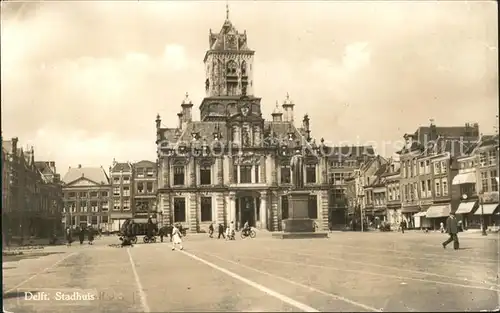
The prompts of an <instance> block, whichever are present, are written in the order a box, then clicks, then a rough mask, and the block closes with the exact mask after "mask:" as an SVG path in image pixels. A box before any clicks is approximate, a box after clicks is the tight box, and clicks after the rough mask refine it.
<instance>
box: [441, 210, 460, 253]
mask: <svg viewBox="0 0 500 313" xmlns="http://www.w3.org/2000/svg"><path fill="white" fill-rule="evenodd" d="M446 233H447V234H448V235H449V236H450V237H449V238H448V239H447V240H446V241H445V242H443V249H446V246H447V245H448V244H449V243H450V242H452V241H453V249H455V250H458V249H459V247H460V244H459V242H458V221H457V219H456V217H455V213H450V216H449V217H448V218H447V219H446Z"/></svg>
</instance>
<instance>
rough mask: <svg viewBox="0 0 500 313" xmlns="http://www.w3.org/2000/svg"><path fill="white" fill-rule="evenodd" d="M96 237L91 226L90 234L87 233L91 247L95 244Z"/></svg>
mask: <svg viewBox="0 0 500 313" xmlns="http://www.w3.org/2000/svg"><path fill="white" fill-rule="evenodd" d="M94 236H95V231H94V229H93V228H92V225H89V228H88V232H87V238H88V240H89V245H93V244H94Z"/></svg>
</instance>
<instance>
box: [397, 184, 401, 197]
mask: <svg viewBox="0 0 500 313" xmlns="http://www.w3.org/2000/svg"><path fill="white" fill-rule="evenodd" d="M400 198H401V194H400V190H399V187H396V200H401V199H400Z"/></svg>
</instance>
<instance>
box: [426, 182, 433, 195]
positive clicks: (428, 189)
mask: <svg viewBox="0 0 500 313" xmlns="http://www.w3.org/2000/svg"><path fill="white" fill-rule="evenodd" d="M431 196H432V188H431V180H430V179H428V180H427V197H431Z"/></svg>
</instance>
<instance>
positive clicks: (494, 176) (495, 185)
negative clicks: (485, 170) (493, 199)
mask: <svg viewBox="0 0 500 313" xmlns="http://www.w3.org/2000/svg"><path fill="white" fill-rule="evenodd" d="M497 176H498V172H497V170H494V171H491V172H490V181H491V191H498V182H497Z"/></svg>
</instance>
